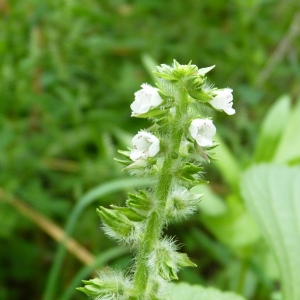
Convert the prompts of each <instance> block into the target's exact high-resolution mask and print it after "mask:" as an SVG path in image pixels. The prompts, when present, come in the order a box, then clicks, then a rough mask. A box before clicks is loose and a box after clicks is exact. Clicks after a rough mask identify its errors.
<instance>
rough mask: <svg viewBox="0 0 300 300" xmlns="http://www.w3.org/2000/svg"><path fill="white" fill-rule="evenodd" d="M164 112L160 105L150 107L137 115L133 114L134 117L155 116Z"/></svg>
mask: <svg viewBox="0 0 300 300" xmlns="http://www.w3.org/2000/svg"><path fill="white" fill-rule="evenodd" d="M165 113H166V110H165V109H163V108H162V107H161V106H158V107H154V108H151V109H150V110H149V111H147V112H146V113H143V114H139V115H133V117H135V118H155V117H158V116H160V115H163V114H165Z"/></svg>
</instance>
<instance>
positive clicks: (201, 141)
mask: <svg viewBox="0 0 300 300" xmlns="http://www.w3.org/2000/svg"><path fill="white" fill-rule="evenodd" d="M189 131H190V134H191V136H192V138H194V139H195V140H196V142H197V144H198V145H199V146H202V147H209V146H212V144H213V141H212V137H213V136H214V135H215V134H216V127H215V126H214V124H213V122H212V121H211V120H209V119H195V120H193V121H192V122H191V124H190V127H189Z"/></svg>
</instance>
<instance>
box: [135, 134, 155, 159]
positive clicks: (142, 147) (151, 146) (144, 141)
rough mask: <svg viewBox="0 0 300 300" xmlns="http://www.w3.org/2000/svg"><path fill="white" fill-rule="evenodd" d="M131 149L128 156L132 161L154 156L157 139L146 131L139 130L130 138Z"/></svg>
mask: <svg viewBox="0 0 300 300" xmlns="http://www.w3.org/2000/svg"><path fill="white" fill-rule="evenodd" d="M132 144H133V149H132V150H131V152H130V158H131V159H132V160H133V161H137V160H141V159H142V160H143V159H147V158H148V157H153V156H155V155H156V154H157V153H158V152H159V150H160V147H159V139H158V138H157V137H156V136H155V135H153V134H151V133H149V132H147V131H140V132H139V133H138V134H137V135H135V136H134V137H133V138H132Z"/></svg>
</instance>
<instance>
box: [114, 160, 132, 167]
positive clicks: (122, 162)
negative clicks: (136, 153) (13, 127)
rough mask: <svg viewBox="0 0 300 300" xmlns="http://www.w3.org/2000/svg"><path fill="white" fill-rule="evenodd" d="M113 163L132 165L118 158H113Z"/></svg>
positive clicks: (129, 161)
mask: <svg viewBox="0 0 300 300" xmlns="http://www.w3.org/2000/svg"><path fill="white" fill-rule="evenodd" d="M114 161H116V162H118V163H120V164H122V165H124V166H129V165H130V164H131V163H132V161H131V160H124V159H118V158H114Z"/></svg>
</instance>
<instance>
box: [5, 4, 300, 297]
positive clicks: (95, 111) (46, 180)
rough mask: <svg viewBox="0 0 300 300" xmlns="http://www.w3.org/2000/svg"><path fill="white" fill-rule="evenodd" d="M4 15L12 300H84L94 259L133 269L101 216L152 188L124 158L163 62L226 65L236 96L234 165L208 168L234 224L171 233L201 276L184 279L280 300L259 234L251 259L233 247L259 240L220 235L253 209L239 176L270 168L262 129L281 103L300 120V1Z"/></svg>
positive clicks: (228, 157)
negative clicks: (140, 100) (137, 104)
mask: <svg viewBox="0 0 300 300" xmlns="http://www.w3.org/2000/svg"><path fill="white" fill-rule="evenodd" d="M0 15H1V18H0V28H1V31H0V101H1V102H0V168H1V172H0V299H3V300H7V299H9V300H14V299H43V298H44V299H48V300H50V299H85V298H86V297H85V296H84V295H81V294H80V293H79V292H76V291H74V290H73V289H72V288H71V289H69V290H68V288H70V285H71V283H72V280H73V279H74V278H75V277H76V275H78V278H77V281H76V282H74V283H75V286H76V285H77V286H78V285H80V282H79V281H78V279H79V280H80V279H83V278H89V277H91V276H93V271H92V270H94V268H95V266H92V267H91V268H90V269H86V272H85V273H80V274H79V272H82V271H83V269H82V267H83V266H84V265H89V264H90V263H91V262H92V261H93V260H94V258H95V257H98V267H99V268H100V267H101V266H105V265H106V264H108V263H109V264H113V265H116V266H118V267H119V268H124V267H126V266H127V265H128V264H129V263H130V255H129V253H128V251H127V250H126V249H121V248H119V247H117V246H116V244H115V243H114V242H112V241H110V240H108V239H107V238H106V237H105V236H104V234H103V233H102V231H101V230H100V229H99V227H100V221H99V219H98V217H97V215H96V213H95V208H96V207H97V206H98V205H99V204H100V203H101V205H108V204H110V203H119V204H120V203H123V202H124V201H125V199H126V191H128V190H130V188H131V187H133V186H134V185H135V186H137V185H138V184H140V183H139V182H136V181H130V179H127V177H126V174H123V173H121V172H120V169H121V166H119V165H118V164H117V163H116V162H114V161H113V157H116V156H117V149H124V148H126V146H128V145H129V144H130V138H131V137H132V136H133V135H134V134H135V133H136V132H137V130H139V129H140V128H143V127H146V126H147V125H146V123H143V122H144V121H143V120H137V119H131V117H130V108H129V105H130V103H131V102H132V101H133V93H134V92H135V91H137V90H138V89H139V87H140V84H142V83H144V82H149V83H152V82H153V81H152V78H151V75H150V72H149V68H150V69H151V65H152V63H153V61H154V62H157V63H166V64H170V63H172V59H173V58H175V59H176V60H177V61H178V62H180V63H182V64H184V63H188V62H189V61H190V60H192V61H193V63H194V64H196V65H198V66H199V67H206V66H210V65H214V64H215V65H216V68H215V69H214V70H213V71H212V72H211V73H210V74H209V77H210V78H211V81H212V82H214V83H215V84H216V86H217V87H220V88H221V87H227V86H228V87H231V88H233V90H234V107H235V109H236V111H237V113H236V115H234V116H232V117H227V116H223V115H222V114H216V115H215V120H216V121H215V123H216V125H217V128H218V133H219V136H220V137H222V139H223V140H224V141H225V142H223V143H222V145H221V146H220V148H223V150H220V151H223V152H220V156H221V157H220V158H222V162H223V165H218V163H215V162H213V163H212V164H211V165H209V166H207V167H206V170H207V173H208V174H207V176H206V178H208V179H209V180H210V182H211V184H210V187H211V188H212V190H213V192H214V194H213V196H212V195H210V194H208V196H207V199H213V198H214V197H218V200H216V202H214V203H218V205H219V206H218V205H217V204H215V205H216V206H212V207H216V208H217V207H218V208H219V209H221V208H220V205H221V204H220V203H230V205H231V207H234V212H233V210H231V212H230V215H226V216H223V217H222V218H223V219H222V218H221V219H220V218H215V219H212V214H213V213H214V212H212V213H211V211H209V208H206V209H205V208H203V211H202V210H200V211H199V213H198V214H196V215H195V216H194V217H193V218H192V219H190V220H189V221H187V222H184V223H182V224H178V225H174V226H172V227H170V229H169V230H170V233H171V234H174V235H177V236H178V240H179V241H180V242H182V243H183V245H184V248H185V249H184V251H186V252H188V253H189V255H190V257H191V258H192V260H193V261H195V262H196V263H197V264H198V268H196V269H193V270H191V269H188V270H186V271H183V272H182V273H181V274H180V279H181V280H185V281H189V282H192V283H195V282H197V283H201V284H203V285H213V286H217V287H219V288H221V289H226V290H234V291H236V292H238V293H241V294H244V295H245V296H246V297H248V299H255V300H266V299H270V294H271V291H272V290H274V289H275V290H276V289H278V288H279V282H278V276H277V275H276V270H275V271H274V270H273V268H269V267H268V268H265V267H261V265H260V261H261V260H262V257H263V256H259V257H257V255H256V254H257V253H259V254H261V253H266V251H265V247H264V244H263V243H261V240H260V237H259V234H257V233H256V231H255V230H256V229H252V228H251V229H249V228H248V229H249V230H250V231H249V232H250V233H249V235H250V236H251V238H250V239H249V240H247V241H246V245H247V247H246V246H245V243H244V244H243V243H238V242H236V240H234V241H232V237H233V236H235V234H236V231H239V230H240V234H241V235H244V236H245V235H246V236H247V235H248V231H247V230H248V229H247V230H246V231H243V227H240V226H237V227H234V230H235V231H234V232H233V227H230V229H228V230H227V231H226V230H225V231H222V228H223V229H224V226H225V225H224V222H227V223H228V222H229V223H230V222H231V223H230V224H232V222H233V223H234V221H233V220H235V219H236V218H235V217H236V216H237V215H240V214H241V212H244V211H245V208H244V206H243V203H242V202H241V201H240V200H236V201H235V200H234V199H238V198H240V196H239V188H238V173H237V172H238V170H242V169H245V168H246V167H247V166H249V165H250V164H251V163H253V161H254V159H256V161H263V160H268V159H271V158H270V157H271V156H267V157H262V156H260V154H259V153H258V152H257V151H258V150H255V149H257V147H258V145H257V139H258V132H259V130H260V128H261V124H262V120H263V119H264V117H265V115H266V114H267V113H268V111H269V109H270V107H271V106H273V103H274V102H275V101H276V99H277V98H278V97H279V96H281V95H283V94H288V97H289V99H290V103H291V107H292V109H291V110H293V103H295V102H296V100H297V97H298V96H299V92H300V56H299V49H300V39H299V35H300V4H299V2H298V1H296V0H285V1H277V0H232V1H220V0H219V1H208V0H207V1H199V0H198V1H197V0H178V1H169V0H166V1H161V0H151V1H150V0H135V1H134V0H133V1H125V0H111V1H99V0H98V1H97V0H86V1H79V0H56V1H52V0H44V1H40V0H24V1H17V0H11V1H8V0H0ZM282 113H284V111H283V112H282ZM278 116H279V118H278V121H279V122H280V116H281V115H280V114H279V115H278ZM271 131H272V128H270V129H269V132H270V133H271ZM226 145H227V147H226ZM273 146H274V147H275V146H276V145H273ZM273 146H271V148H270V149H271V150H270V151H271V152H272V147H273ZM299 146H300V145H299V144H298V145H297V144H290V147H291V148H293V149H299ZM259 147H260V151H261V149H264V148H266V147H267V146H265V145H264V143H263V142H262V143H261V144H260V146H259ZM297 147H298V148H297ZM229 149H230V150H229ZM255 151H256V154H257V153H258V154H257V155H256V157H254V156H253V153H254V152H255ZM262 151H263V150H262ZM260 153H261V152H260ZM295 158H297V157H293V159H294V160H293V162H292V163H293V164H297V163H299V161H300V160H297V159H296V160H295ZM227 163H228V164H229V165H228V166H227V167H226V164H227ZM289 163H291V161H290V162H289ZM229 169H230V170H229ZM228 170H229V171H228ZM236 170H237V171H236ZM235 171H236V172H235ZM210 192H211V191H209V190H208V191H207V193H210ZM211 193H212V192H211ZM228 199H229V200H228ZM219 200H220V201H219ZM212 201H213V200H212ZM218 201H219V202H218ZM228 201H229V202H228ZM207 202H208V201H207ZM208 203H209V202H208ZM207 205H208V204H207ZM207 209H208V210H207ZM221 210H222V209H221ZM220 214H221V213H220ZM249 222H250V221H249ZM246 223H247V222H246ZM55 224H56V225H55ZM66 224H67V228H66V227H65V226H66ZM247 224H248V223H247ZM249 224H250V223H249ZM57 226H58V227H57ZM73 227H74V228H73ZM64 228H65V229H64ZM64 230H68V231H69V232H70V233H71V232H72V237H74V238H75V239H76V240H77V243H76V242H74V240H69V246H68V247H69V248H68V249H69V250H67V255H64V249H63V247H60V248H59V244H58V241H61V240H62V239H63V234H64ZM252 237H253V238H252ZM259 241H260V242H259ZM70 243H71V244H70ZM72 243H73V244H72ZM74 243H75V245H74ZM249 245H250V246H249ZM58 249H59V250H58ZM72 249H73V250H72ZM258 249H259V250H258ZM70 250H72V251H70ZM92 254H93V255H92ZM61 264H62V266H61ZM271 266H273V263H271ZM55 268H56V269H55Z"/></svg>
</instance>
